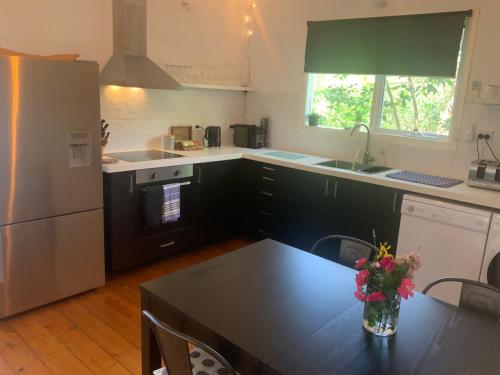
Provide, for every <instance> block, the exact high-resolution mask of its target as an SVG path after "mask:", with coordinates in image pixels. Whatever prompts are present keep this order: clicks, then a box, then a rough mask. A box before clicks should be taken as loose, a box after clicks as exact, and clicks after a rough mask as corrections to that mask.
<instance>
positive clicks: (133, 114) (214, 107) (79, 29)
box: [0, 0, 246, 151]
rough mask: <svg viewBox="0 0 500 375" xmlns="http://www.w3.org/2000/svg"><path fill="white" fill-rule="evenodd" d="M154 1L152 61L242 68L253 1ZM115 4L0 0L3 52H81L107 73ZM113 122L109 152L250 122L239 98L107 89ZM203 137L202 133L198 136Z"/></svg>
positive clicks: (104, 100)
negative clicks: (185, 129) (201, 128)
mask: <svg viewBox="0 0 500 375" xmlns="http://www.w3.org/2000/svg"><path fill="white" fill-rule="evenodd" d="M188 3H189V4H190V8H191V10H190V11H187V10H185V8H184V7H183V6H182V3H181V0H148V55H149V57H151V58H152V59H153V60H154V61H155V62H156V63H157V64H158V65H160V66H163V65H166V64H179V65H182V64H186V65H189V64H194V65H199V64H202V65H223V64H228V65H242V64H245V62H246V60H245V59H246V57H245V56H246V55H245V54H246V48H245V46H246V44H245V39H244V29H243V22H242V21H243V12H244V7H245V6H246V1H245V0H210V1H205V0H188ZM112 43H113V42H112V12H111V0H44V1H38V0H0V46H2V47H4V48H9V49H13V50H18V51H22V52H28V53H37V54H56V53H79V54H80V55H81V58H82V59H85V60H95V61H97V62H99V64H100V65H101V67H102V66H103V65H104V64H105V63H106V62H107V60H108V58H109V57H110V56H111V54H112V50H113V46H112ZM101 106H102V108H101V112H102V117H103V118H105V119H106V120H107V121H108V122H109V123H110V130H111V133H112V134H111V138H110V143H109V145H108V146H107V147H106V151H113V150H124V149H140V148H144V147H151V146H156V145H157V144H158V140H159V136H160V135H161V134H165V133H167V132H168V127H169V126H170V125H189V124H192V125H195V124H202V125H222V126H223V128H224V129H225V130H223V139H225V140H227V141H228V142H229V139H230V131H229V130H227V126H228V125H229V124H231V123H234V122H240V121H242V119H243V97H242V94H241V93H238V92H218V91H201V90H182V91H163V90H137V91H132V90H130V89H120V90H119V91H113V90H111V89H109V88H106V87H102V88H101ZM198 136H199V133H198Z"/></svg>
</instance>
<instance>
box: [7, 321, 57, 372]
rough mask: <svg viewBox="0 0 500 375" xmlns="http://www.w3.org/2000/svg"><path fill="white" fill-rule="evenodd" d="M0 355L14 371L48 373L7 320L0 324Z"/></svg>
mask: <svg viewBox="0 0 500 375" xmlns="http://www.w3.org/2000/svg"><path fill="white" fill-rule="evenodd" d="M0 355H1V356H2V358H3V359H5V362H7V364H8V365H9V367H10V368H12V369H14V372H15V373H20V374H26V375H38V374H40V375H50V371H49V370H48V369H47V367H46V366H45V365H44V363H43V362H42V361H41V360H40V359H39V358H38V356H37V355H36V354H35V352H34V351H33V350H32V349H31V348H30V347H29V346H28V344H26V342H25V341H24V340H23V339H22V338H21V336H19V335H18V334H17V333H16V331H14V329H13V328H12V327H11V326H10V325H9V321H8V320H7V321H3V322H2V323H1V324H0Z"/></svg>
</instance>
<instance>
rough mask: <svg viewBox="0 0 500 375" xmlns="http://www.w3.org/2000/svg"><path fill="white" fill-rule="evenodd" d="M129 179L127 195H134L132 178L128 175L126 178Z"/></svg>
mask: <svg viewBox="0 0 500 375" xmlns="http://www.w3.org/2000/svg"><path fill="white" fill-rule="evenodd" d="M128 178H129V183H130V185H129V187H128V193H129V194H133V193H134V176H132V175H130V176H128Z"/></svg>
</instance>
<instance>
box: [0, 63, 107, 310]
mask: <svg viewBox="0 0 500 375" xmlns="http://www.w3.org/2000/svg"><path fill="white" fill-rule="evenodd" d="M100 147H101V146H100V108H99V84H98V65H97V64H96V63H93V62H64V61H41V60H31V59H27V58H20V57H12V56H0V318H1V317H5V316H8V315H12V314H15V313H17V312H20V311H24V310H27V309H30V308H33V307H36V306H39V305H43V304H45V303H48V302H51V301H55V300H58V299H61V298H64V297H67V296H70V295H73V294H76V293H79V292H82V291H85V290H89V289H92V288H96V287H98V286H101V285H103V284H104V244H103V243H104V240H103V210H102V206H103V204H102V174H101V150H100Z"/></svg>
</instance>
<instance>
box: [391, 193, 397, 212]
mask: <svg viewBox="0 0 500 375" xmlns="http://www.w3.org/2000/svg"><path fill="white" fill-rule="evenodd" d="M397 203H398V193H394V198H393V199H392V212H396V205H397Z"/></svg>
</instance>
